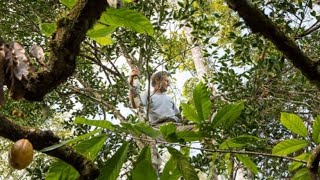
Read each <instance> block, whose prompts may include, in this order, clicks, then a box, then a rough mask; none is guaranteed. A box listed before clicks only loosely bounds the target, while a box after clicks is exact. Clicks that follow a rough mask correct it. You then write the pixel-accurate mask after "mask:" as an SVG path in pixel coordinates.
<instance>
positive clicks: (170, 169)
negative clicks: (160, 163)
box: [160, 157, 181, 180]
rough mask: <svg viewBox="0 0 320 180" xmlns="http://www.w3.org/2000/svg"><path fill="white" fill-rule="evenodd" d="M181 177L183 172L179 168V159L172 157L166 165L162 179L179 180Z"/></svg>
mask: <svg viewBox="0 0 320 180" xmlns="http://www.w3.org/2000/svg"><path fill="white" fill-rule="evenodd" d="M180 177H181V173H180V171H179V170H178V168H177V161H176V160H175V159H174V158H173V157H171V158H170V159H169V161H168V162H167V163H166V165H165V166H164V169H163V172H162V174H161V177H160V180H178V179H179V178H180Z"/></svg>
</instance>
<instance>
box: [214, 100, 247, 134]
mask: <svg viewBox="0 0 320 180" xmlns="http://www.w3.org/2000/svg"><path fill="white" fill-rule="evenodd" d="M243 109H244V102H243V101H242V102H237V103H234V104H228V105H225V106H223V108H222V109H221V110H220V111H218V113H217V114H216V116H215V117H214V119H213V121H212V126H213V127H215V128H216V127H218V126H220V125H222V126H223V127H224V128H229V127H230V126H231V125H232V124H233V122H234V121H235V120H237V119H238V118H239V117H240V114H241V112H242V110H243Z"/></svg>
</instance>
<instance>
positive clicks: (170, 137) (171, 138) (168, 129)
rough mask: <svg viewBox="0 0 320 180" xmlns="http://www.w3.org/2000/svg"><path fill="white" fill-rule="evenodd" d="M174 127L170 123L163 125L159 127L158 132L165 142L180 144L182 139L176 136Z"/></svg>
mask: <svg viewBox="0 0 320 180" xmlns="http://www.w3.org/2000/svg"><path fill="white" fill-rule="evenodd" d="M176 129H177V127H176V125H175V124H173V123H172V122H169V123H166V124H165V125H162V126H160V132H161V134H162V136H163V137H164V139H165V140H167V141H168V142H181V141H182V139H179V137H178V136H177V134H176Z"/></svg>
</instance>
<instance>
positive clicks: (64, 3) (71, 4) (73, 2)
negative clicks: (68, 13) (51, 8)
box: [60, 0, 78, 9]
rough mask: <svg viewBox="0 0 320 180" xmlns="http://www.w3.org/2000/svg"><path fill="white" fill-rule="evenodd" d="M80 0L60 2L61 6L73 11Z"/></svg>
mask: <svg viewBox="0 0 320 180" xmlns="http://www.w3.org/2000/svg"><path fill="white" fill-rule="evenodd" d="M77 1H78V0H60V2H61V4H63V5H65V6H66V7H67V8H69V9H71V8H73V6H74V5H75V4H76V3H77Z"/></svg>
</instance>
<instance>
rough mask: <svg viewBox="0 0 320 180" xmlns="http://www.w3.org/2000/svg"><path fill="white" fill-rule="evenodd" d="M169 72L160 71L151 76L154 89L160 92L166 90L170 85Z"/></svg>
mask: <svg viewBox="0 0 320 180" xmlns="http://www.w3.org/2000/svg"><path fill="white" fill-rule="evenodd" d="M168 76H169V74H168V72H166V71H159V72H156V73H154V74H153V75H152V77H151V85H152V87H154V91H158V92H161V93H163V92H166V91H167V89H168V86H169V85H170V82H169V78H168Z"/></svg>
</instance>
